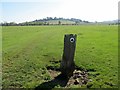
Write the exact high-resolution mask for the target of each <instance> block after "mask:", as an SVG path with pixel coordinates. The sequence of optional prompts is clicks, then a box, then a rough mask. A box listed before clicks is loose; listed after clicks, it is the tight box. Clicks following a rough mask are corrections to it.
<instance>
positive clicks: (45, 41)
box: [2, 25, 118, 88]
mask: <svg viewBox="0 0 120 90" xmlns="http://www.w3.org/2000/svg"><path fill="white" fill-rule="evenodd" d="M71 33H72V34H77V43H76V52H75V64H76V65H77V66H79V67H80V68H81V69H86V70H87V71H89V79H91V80H92V81H91V82H88V83H87V85H92V86H91V88H116V87H118V86H117V84H118V29H117V26H110V25H86V26H85V25H82V26H8V27H3V28H2V36H3V37H2V45H3V48H2V49H3V53H2V54H3V60H2V68H3V69H2V79H3V88H35V87H37V86H38V85H40V84H41V83H43V82H46V81H49V80H51V77H50V75H49V73H48V71H47V69H46V66H53V67H59V65H60V64H59V63H57V64H52V63H51V62H50V61H51V60H53V61H59V60H61V58H62V54H63V44H64V42H63V40H64V35H65V34H71ZM87 85H83V86H81V88H86V87H87ZM73 87H78V86H77V85H76V86H73Z"/></svg>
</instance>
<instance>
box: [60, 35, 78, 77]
mask: <svg viewBox="0 0 120 90" xmlns="http://www.w3.org/2000/svg"><path fill="white" fill-rule="evenodd" d="M76 37H77V35H76V34H75V35H74V34H67V35H65V36H64V51H63V56H62V61H61V65H60V69H61V73H62V74H63V75H64V76H67V77H70V76H72V75H73V71H74V69H75V63H74V54H75V48H76Z"/></svg>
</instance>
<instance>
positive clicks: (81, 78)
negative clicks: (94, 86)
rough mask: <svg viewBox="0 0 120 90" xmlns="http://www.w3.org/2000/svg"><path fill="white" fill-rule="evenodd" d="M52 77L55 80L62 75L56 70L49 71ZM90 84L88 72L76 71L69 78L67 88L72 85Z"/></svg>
mask: <svg viewBox="0 0 120 90" xmlns="http://www.w3.org/2000/svg"><path fill="white" fill-rule="evenodd" d="M48 72H49V74H50V77H51V78H52V79H54V78H55V77H57V76H58V75H60V74H61V72H60V71H56V70H51V69H49V70H48ZM87 82H88V73H87V71H81V70H77V69H75V70H74V72H73V75H72V76H71V77H70V78H69V80H68V82H67V84H66V86H65V87H70V86H71V85H80V86H82V85H85V84H87Z"/></svg>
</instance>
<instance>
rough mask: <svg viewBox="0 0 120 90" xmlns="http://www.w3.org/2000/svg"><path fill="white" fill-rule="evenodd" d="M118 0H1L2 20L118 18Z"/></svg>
mask: <svg viewBox="0 0 120 90" xmlns="http://www.w3.org/2000/svg"><path fill="white" fill-rule="evenodd" d="M118 1H119V0H1V1H0V5H1V6H0V7H1V8H0V14H1V15H0V16H2V17H1V18H2V22H3V21H7V22H11V21H14V22H25V21H32V20H35V19H42V18H46V17H63V18H78V19H82V20H88V21H93V22H94V21H108V20H115V19H117V18H118Z"/></svg>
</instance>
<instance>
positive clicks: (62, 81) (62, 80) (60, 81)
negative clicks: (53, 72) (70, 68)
mask: <svg viewBox="0 0 120 90" xmlns="http://www.w3.org/2000/svg"><path fill="white" fill-rule="evenodd" d="M68 80H69V78H67V77H65V76H64V75H62V74H60V75H58V76H57V77H55V78H54V79H53V80H51V81H48V82H44V83H42V84H40V85H39V86H37V87H36V88H35V90H40V89H42V88H44V89H45V90H46V89H48V90H51V89H52V88H54V87H55V86H58V85H59V86H61V87H65V86H66V84H67V82H68Z"/></svg>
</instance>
